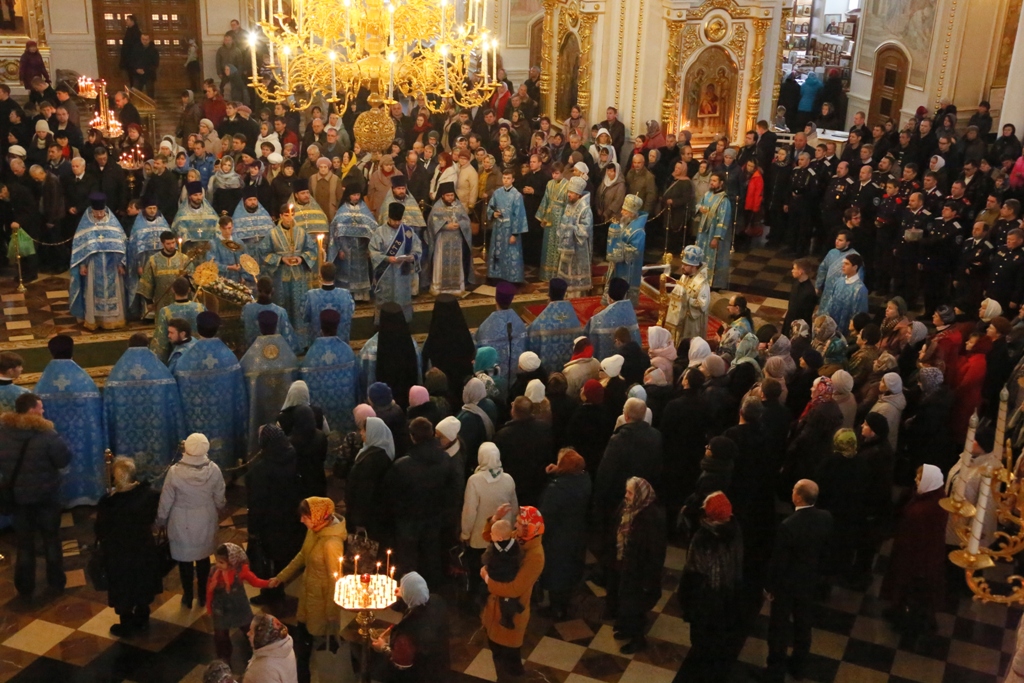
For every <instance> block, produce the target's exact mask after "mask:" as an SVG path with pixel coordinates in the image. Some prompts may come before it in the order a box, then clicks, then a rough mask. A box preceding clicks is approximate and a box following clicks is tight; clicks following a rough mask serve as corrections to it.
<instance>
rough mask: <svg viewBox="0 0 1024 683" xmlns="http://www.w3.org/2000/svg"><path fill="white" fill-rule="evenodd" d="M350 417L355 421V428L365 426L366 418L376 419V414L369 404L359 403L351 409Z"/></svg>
mask: <svg viewBox="0 0 1024 683" xmlns="http://www.w3.org/2000/svg"><path fill="white" fill-rule="evenodd" d="M352 416H353V417H355V419H356V427H362V426H363V425H364V424H366V418H368V417H377V413H375V412H374V410H373V407H372V406H370V404H368V403H360V404H359V405H357V406H356V407H355V408H353V409H352Z"/></svg>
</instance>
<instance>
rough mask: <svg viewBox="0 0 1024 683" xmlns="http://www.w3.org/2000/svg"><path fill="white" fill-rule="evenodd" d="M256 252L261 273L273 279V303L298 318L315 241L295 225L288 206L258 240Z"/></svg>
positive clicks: (315, 254)
mask: <svg viewBox="0 0 1024 683" xmlns="http://www.w3.org/2000/svg"><path fill="white" fill-rule="evenodd" d="M257 254H258V258H257V260H258V261H259V262H260V267H261V268H262V269H263V273H264V274H265V275H268V276H270V277H271V278H273V280H274V303H275V304H277V305H278V306H281V307H282V308H284V309H285V310H286V311H288V319H289V320H299V319H300V317H301V315H302V303H303V301H304V300H305V298H306V292H307V291H309V287H310V285H311V284H312V282H313V279H314V277H315V272H316V271H315V269H316V268H317V267H318V266H319V263H318V262H319V260H320V257H319V254H318V252H317V245H316V240H315V239H313V236H312V235H310V234H309V233H307V232H306V231H305V229H303V228H301V227H299V226H298V225H296V223H295V214H294V212H293V211H292V210H291V208H290V207H289V206H285V207H282V209H281V220H280V222H279V223H278V224H277V225H275V226H274V228H273V230H271V231H270V234H269V235H267V236H266V237H264V238H263V241H262V242H260V243H259V246H258V247H257Z"/></svg>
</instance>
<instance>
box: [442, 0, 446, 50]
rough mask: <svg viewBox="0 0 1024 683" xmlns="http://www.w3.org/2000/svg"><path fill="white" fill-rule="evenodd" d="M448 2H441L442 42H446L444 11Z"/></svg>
mask: <svg viewBox="0 0 1024 683" xmlns="http://www.w3.org/2000/svg"><path fill="white" fill-rule="evenodd" d="M447 4H448V0H441V40H444V10H445V6H446V5H447Z"/></svg>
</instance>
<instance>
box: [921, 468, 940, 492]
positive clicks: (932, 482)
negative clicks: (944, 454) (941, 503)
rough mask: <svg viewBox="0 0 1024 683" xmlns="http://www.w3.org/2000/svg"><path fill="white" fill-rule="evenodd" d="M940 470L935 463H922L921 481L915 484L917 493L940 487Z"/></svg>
mask: <svg viewBox="0 0 1024 683" xmlns="http://www.w3.org/2000/svg"><path fill="white" fill-rule="evenodd" d="M942 483H943V481H942V470H940V469H939V468H938V467H936V466H935V465H924V466H923V467H922V468H921V482H920V483H919V484H918V485H917V492H918V493H928V492H929V491H934V490H935V489H938V488H942Z"/></svg>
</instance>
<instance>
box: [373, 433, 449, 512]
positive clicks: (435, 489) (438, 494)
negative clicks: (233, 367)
mask: <svg viewBox="0 0 1024 683" xmlns="http://www.w3.org/2000/svg"><path fill="white" fill-rule="evenodd" d="M460 483H461V482H460ZM384 485H385V488H386V495H387V497H388V500H389V501H390V505H391V509H392V512H393V514H394V517H395V519H396V520H416V521H427V520H439V519H440V518H441V517H442V516H443V515H445V514H448V513H450V512H451V510H452V509H453V508H454V507H457V506H459V505H461V504H462V501H461V500H456V498H455V494H456V492H457V491H458V489H459V485H458V484H457V483H456V481H455V468H454V467H452V464H451V458H449V457H448V454H447V453H445V452H444V451H443V450H442V449H441V447H440V446H439V445H438V442H437V439H431V440H430V441H426V442H424V443H420V444H416V445H414V446H413V447H412V448H410V449H409V455H407V456H405V457H403V458H399V459H397V460H396V461H395V463H394V465H392V467H391V469H390V470H389V471H388V473H387V476H386V477H385V480H384Z"/></svg>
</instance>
